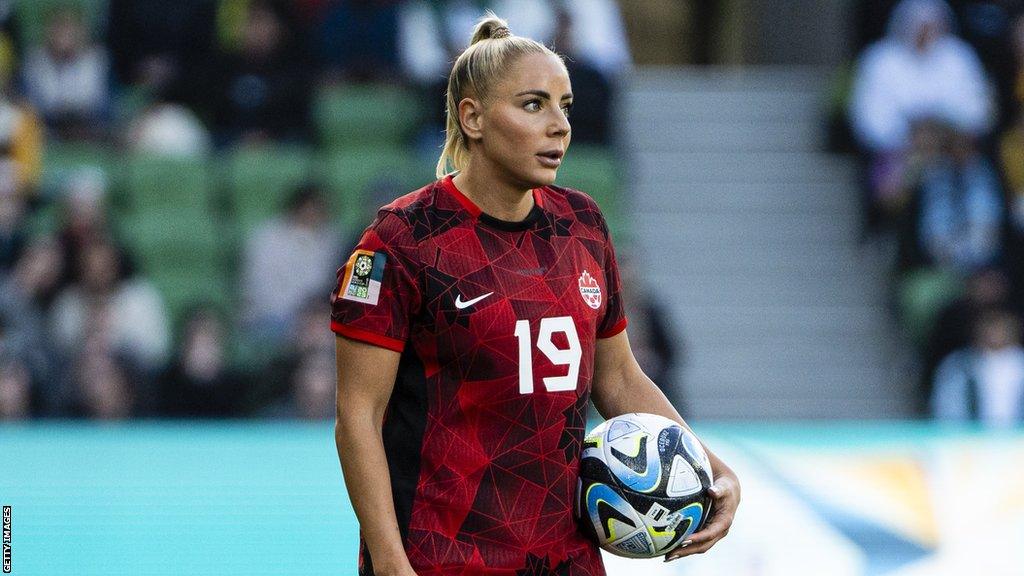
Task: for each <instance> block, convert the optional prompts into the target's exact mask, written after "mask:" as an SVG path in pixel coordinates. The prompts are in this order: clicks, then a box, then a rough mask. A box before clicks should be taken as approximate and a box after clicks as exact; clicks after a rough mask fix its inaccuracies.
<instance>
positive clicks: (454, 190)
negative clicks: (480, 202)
mask: <svg viewBox="0 0 1024 576" xmlns="http://www.w3.org/2000/svg"><path fill="white" fill-rule="evenodd" d="M441 186H442V187H443V188H444V189H445V190H446V191H447V192H448V193H449V194H451V195H452V196H453V197H455V199H456V200H457V201H458V202H459V204H461V205H462V207H463V208H465V209H466V211H467V212H469V213H470V214H471V215H472V216H473V217H474V218H476V219H477V220H479V221H480V222H481V223H484V224H487V225H488V226H491V227H493V228H497V229H499V230H508V231H516V230H526V229H528V228H532V227H533V224H534V223H535V222H536V221H537V220H538V219H539V218H540V216H541V209H542V208H543V207H544V194H543V193H542V190H543V188H534V189H533V208H531V209H530V213H529V214H527V215H526V218H523V219H522V220H520V221H518V222H512V221H509V220H501V219H498V218H495V217H494V216H491V215H490V214H487V213H485V212H484V211H483V210H481V209H480V207H479V206H477V205H476V204H474V203H473V201H472V200H470V199H469V197H467V196H466V195H465V194H463V193H462V191H461V190H459V189H458V187H457V186H455V182H454V181H453V180H452V175H451V174H448V175H447V176H445V177H444V178H442V179H441Z"/></svg>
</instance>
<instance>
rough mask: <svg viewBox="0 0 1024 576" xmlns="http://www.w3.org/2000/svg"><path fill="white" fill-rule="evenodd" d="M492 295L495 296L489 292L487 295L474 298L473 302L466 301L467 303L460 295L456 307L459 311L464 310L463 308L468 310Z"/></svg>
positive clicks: (456, 299) (456, 298) (456, 300)
mask: <svg viewBox="0 0 1024 576" xmlns="http://www.w3.org/2000/svg"><path fill="white" fill-rule="evenodd" d="M491 294H494V292H488V293H487V294H484V295H482V296H477V297H476V298H473V299H472V300H466V301H465V302H463V301H462V294H459V295H458V296H456V297H455V307H456V308H458V309H459V310H462V309H463V308H468V307H470V306H472V305H473V304H476V303H477V302H479V301H481V300H483V299H484V298H487V297H488V296H490V295H491Z"/></svg>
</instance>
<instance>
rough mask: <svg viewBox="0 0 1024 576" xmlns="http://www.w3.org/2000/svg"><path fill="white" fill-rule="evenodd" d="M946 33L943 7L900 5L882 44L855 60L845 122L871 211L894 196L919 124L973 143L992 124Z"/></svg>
mask: <svg viewBox="0 0 1024 576" xmlns="http://www.w3.org/2000/svg"><path fill="white" fill-rule="evenodd" d="M951 26H952V13H951V11H950V9H949V6H948V5H947V4H946V3H945V2H943V1H942V0H903V1H902V2H900V3H899V4H898V5H897V6H896V8H895V10H894V11H893V13H892V16H891V18H890V20H889V26H888V33H887V35H886V37H885V38H883V39H882V40H880V41H878V42H876V43H875V44H873V45H871V46H870V47H868V49H867V50H866V51H865V52H864V54H863V55H862V56H861V57H860V59H859V62H858V66H857V71H856V73H855V77H854V86H853V93H852V96H851V102H850V119H851V123H852V126H853V130H854V134H855V135H856V137H857V139H858V141H859V143H860V145H861V146H862V147H863V149H864V150H865V151H866V152H867V153H868V155H869V173H868V189H869V193H870V199H869V204H870V205H875V204H876V203H878V202H879V201H883V202H884V201H885V199H886V198H887V197H888V196H891V195H893V194H894V193H896V192H895V191H896V190H898V189H899V187H900V185H901V183H902V181H903V180H904V178H905V174H904V172H905V170H906V169H907V166H906V163H907V158H908V156H909V155H910V152H911V145H912V136H913V131H914V126H915V125H916V124H918V123H921V122H924V121H938V122H941V123H944V124H950V125H952V126H953V127H955V129H956V130H957V131H958V132H963V133H966V134H968V135H970V136H975V137H977V136H981V135H984V134H985V132H986V131H987V130H988V128H989V126H990V124H991V121H992V117H993V111H992V98H991V95H990V90H989V87H988V84H987V81H986V78H985V73H984V70H983V69H982V67H981V63H980V62H979V61H978V58H977V56H976V55H975V53H974V51H973V50H972V49H971V47H970V46H968V45H967V44H966V43H964V42H962V41H961V40H959V39H957V38H956V37H955V36H953V35H952V33H951V31H950V30H951Z"/></svg>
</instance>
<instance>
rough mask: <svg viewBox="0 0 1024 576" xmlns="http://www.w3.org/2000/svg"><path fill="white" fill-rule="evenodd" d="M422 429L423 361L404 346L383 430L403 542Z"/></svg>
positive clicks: (424, 421)
mask: <svg viewBox="0 0 1024 576" xmlns="http://www.w3.org/2000/svg"><path fill="white" fill-rule="evenodd" d="M426 427H427V383H426V375H425V372H424V368H423V362H422V361H421V360H420V358H419V356H417V355H416V352H415V351H414V350H413V348H412V346H406V348H405V352H403V353H402V358H401V360H400V361H399V363H398V375H397V376H396V378H395V388H394V390H393V391H392V392H391V402H390V403H389V404H388V412H387V418H386V419H385V422H384V429H383V438H384V453H385V454H386V455H387V459H388V470H389V472H390V476H391V495H392V498H393V500H394V502H395V514H396V515H397V516H398V527H399V529H400V530H401V532H402V542H403V543H404V542H406V541H407V540H408V537H409V521H410V519H411V518H412V504H413V502H412V501H413V498H414V497H415V496H416V484H417V482H419V477H420V451H421V450H422V448H423V433H424V430H426Z"/></svg>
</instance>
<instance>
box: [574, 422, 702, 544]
mask: <svg viewBox="0 0 1024 576" xmlns="http://www.w3.org/2000/svg"><path fill="white" fill-rule="evenodd" d="M713 481H714V480H713V478H712V476H711V463H710V461H709V460H708V456H707V454H706V453H705V452H704V449H703V448H702V447H701V445H700V442H698V441H697V438H696V437H695V436H694V435H693V434H692V433H690V432H689V431H688V430H686V429H685V428H683V427H682V426H680V425H679V424H677V423H675V422H673V421H672V420H669V419H668V418H664V417H662V416H657V415H655V414H625V415H622V416H618V417H615V418H612V419H611V420H608V421H606V422H604V423H603V424H601V425H600V426H598V427H596V428H594V430H592V431H591V432H590V434H588V435H587V437H586V438H585V439H584V441H583V454H582V456H581V458H580V478H579V483H578V484H577V488H576V515H577V517H578V518H579V520H580V523H581V524H582V525H583V530H584V531H585V532H587V533H588V534H590V535H591V536H592V537H593V538H595V539H596V540H597V542H598V544H599V545H600V546H601V548H603V549H605V550H607V551H608V552H611V553H612V554H615V555H618V556H626V557H629V558H653V557H655V556H662V555H664V554H666V553H668V552H671V551H672V549H674V548H675V547H676V546H678V545H679V544H680V543H682V542H683V541H684V540H686V538H687V537H689V536H690V534H693V533H694V532H696V531H697V530H699V529H700V528H701V527H702V526H703V525H704V521H705V520H706V519H707V517H708V514H709V513H710V511H711V496H710V495H709V494H708V488H710V487H711V484H712V483H713Z"/></svg>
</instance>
